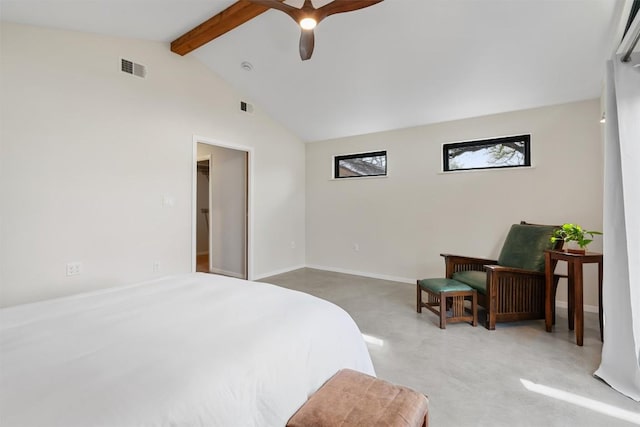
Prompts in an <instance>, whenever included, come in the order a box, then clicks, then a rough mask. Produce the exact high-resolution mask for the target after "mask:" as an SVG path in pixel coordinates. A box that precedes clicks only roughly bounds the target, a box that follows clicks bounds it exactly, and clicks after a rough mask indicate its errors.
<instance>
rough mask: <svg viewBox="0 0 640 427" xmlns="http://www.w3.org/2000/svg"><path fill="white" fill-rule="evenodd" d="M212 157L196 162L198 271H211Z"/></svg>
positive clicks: (199, 159) (201, 158)
mask: <svg viewBox="0 0 640 427" xmlns="http://www.w3.org/2000/svg"><path fill="white" fill-rule="evenodd" d="M210 170H211V156H210V155H207V156H205V157H200V156H198V161H197V162H196V188H197V192H196V204H197V212H196V230H197V232H196V271H198V272H203V273H209V272H210V271H211V260H210V258H211V252H210V247H211V245H210V243H211V242H210V240H211V239H210V234H211V231H210V230H211V227H210V225H209V212H210V209H211V206H210V202H211V196H210V195H211V189H212V188H211V179H210V176H209V175H210Z"/></svg>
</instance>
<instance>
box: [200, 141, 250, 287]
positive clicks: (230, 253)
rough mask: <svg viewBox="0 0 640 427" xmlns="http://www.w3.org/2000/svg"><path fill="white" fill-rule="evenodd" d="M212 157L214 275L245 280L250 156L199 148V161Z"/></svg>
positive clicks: (207, 146) (228, 150) (219, 148)
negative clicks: (247, 160) (200, 158)
mask: <svg viewBox="0 0 640 427" xmlns="http://www.w3.org/2000/svg"><path fill="white" fill-rule="evenodd" d="M205 155H210V156H211V169H210V171H209V172H210V177H209V179H210V180H211V183H212V194H211V195H210V197H211V208H212V209H211V224H210V227H211V232H212V245H211V252H212V253H213V256H212V265H211V266H212V271H213V272H215V273H221V274H226V275H231V276H234V277H240V278H244V277H245V263H246V256H245V254H246V249H245V242H246V239H247V237H246V230H245V216H246V213H247V205H246V201H245V199H246V198H245V194H246V191H247V180H246V176H247V167H246V166H247V163H246V156H247V153H246V152H244V151H239V150H232V149H229V148H224V147H218V146H214V145H208V144H198V157H200V156H205Z"/></svg>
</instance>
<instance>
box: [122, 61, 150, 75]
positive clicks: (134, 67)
mask: <svg viewBox="0 0 640 427" xmlns="http://www.w3.org/2000/svg"><path fill="white" fill-rule="evenodd" d="M120 69H121V70H122V72H124V73H127V74H133V75H134V76H138V77H142V78H144V77H146V75H147V67H145V66H144V65H142V64H136V63H135V62H133V61H129V60H128V59H121V61H120Z"/></svg>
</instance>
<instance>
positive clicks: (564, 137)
mask: <svg viewBox="0 0 640 427" xmlns="http://www.w3.org/2000/svg"><path fill="white" fill-rule="evenodd" d="M599 119H600V103H599V101H598V100H592V101H584V102H577V103H571V104H565V105H559V106H553V107H547V108H539V109H533V110H526V111H518V112H511V113H506V114H498V115H492V116H486V117H479V118H474V119H467V120H460V121H455V122H447V123H441V124H435V125H429V126H422V127H415V128H410V129H402V130H396V131H390V132H383V133H376V134H370V135H362V136H357V137H350V138H343V139H337V140H331V141H323V142H317V143H311V144H307V163H306V164H307V171H306V174H307V209H306V212H307V265H309V266H315V267H319V268H326V269H332V270H337V271H346V272H354V273H357V272H360V273H364V274H366V275H372V276H379V277H388V278H393V279H396V280H401V281H406V282H413V283H415V279H416V278H425V277H441V276H442V275H443V274H444V262H443V260H442V258H441V257H440V256H439V254H440V253H454V254H461V255H474V256H488V257H497V255H498V253H499V250H500V248H501V246H502V242H503V240H504V238H505V236H506V233H507V231H508V229H509V226H510V225H511V224H513V223H517V222H519V221H520V220H526V221H529V222H534V223H546V224H562V223H564V222H576V223H579V224H581V225H583V226H585V227H587V228H589V229H595V230H602V182H603V179H602V175H603V169H602V168H603V165H602V142H601V130H600V123H599ZM523 133H531V138H532V142H531V144H532V145H531V151H532V160H533V165H534V166H533V167H532V168H530V169H529V168H527V169H511V170H497V171H469V172H457V173H447V174H443V173H441V172H440V171H441V152H442V146H441V145H442V144H443V143H447V142H457V141H465V140H473V139H483V138H491V137H497V136H506V135H518V134H523ZM383 149H386V150H387V161H388V177H387V178H365V179H349V180H332V179H331V173H332V169H331V162H332V156H334V155H338V154H347V153H357V152H365V151H374V150H383ZM354 244H357V245H358V246H359V251H356V250H354ZM601 244H602V240H601V239H600V238H598V239H597V240H596V241H595V242H594V243H593V244H592V245H591V246H590V249H591V250H596V251H597V250H601V248H602V245H601ZM596 274H597V270H596V269H595V266H594V265H589V266H586V267H585V304H587V305H592V306H597V304H598V300H597V287H596V281H595V277H596ZM558 298H559V299H560V300H564V301H566V286H565V284H561V286H560V288H559V295H558Z"/></svg>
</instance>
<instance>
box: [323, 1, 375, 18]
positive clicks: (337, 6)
mask: <svg viewBox="0 0 640 427" xmlns="http://www.w3.org/2000/svg"><path fill="white" fill-rule="evenodd" d="M382 1H383V0H333V1H332V2H331V3H327V4H325V5H324V6H322V7H321V8H319V9H317V10H318V18H319V19H318V22H320V20H321V19H324V18H326V17H327V16H329V15H335V14H336V13H343V12H351V11H352V10H358V9H364V8H365V7H369V6H373V5H374V4H377V3H380V2H382Z"/></svg>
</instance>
